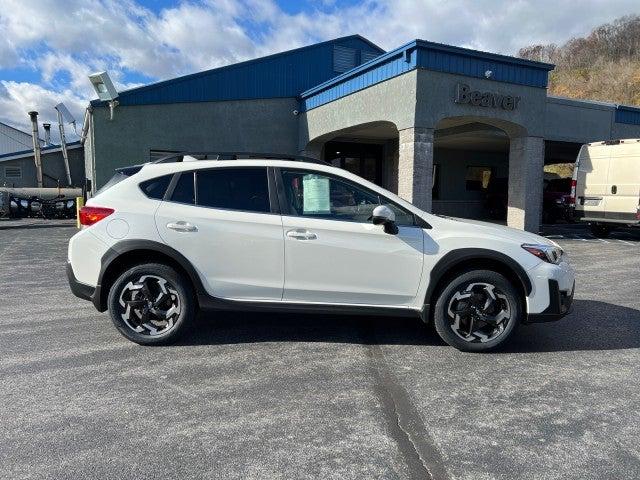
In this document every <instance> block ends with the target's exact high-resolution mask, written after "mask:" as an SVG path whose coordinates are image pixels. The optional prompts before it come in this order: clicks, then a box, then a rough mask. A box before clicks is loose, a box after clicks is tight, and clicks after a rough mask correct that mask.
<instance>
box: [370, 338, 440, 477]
mask: <svg viewBox="0 0 640 480" xmlns="http://www.w3.org/2000/svg"><path fill="white" fill-rule="evenodd" d="M367 337H373V335H367ZM371 340H374V338H371ZM367 355H368V356H369V357H370V359H371V361H372V366H373V374H374V376H375V377H376V380H377V382H376V387H377V390H378V395H379V398H380V400H381V402H382V404H383V408H384V410H385V411H386V412H387V413H388V419H387V420H388V422H389V429H390V434H391V436H392V437H393V439H394V440H395V441H396V443H397V444H398V448H399V450H400V452H401V454H402V456H403V458H404V460H405V462H406V464H407V466H408V468H409V469H410V471H411V477H412V478H416V479H418V478H419V479H425V478H427V479H433V480H448V479H449V478H450V476H449V474H448V472H447V470H446V468H445V466H444V461H443V459H442V456H441V455H440V452H439V451H438V449H437V448H436V445H435V443H434V441H433V439H432V437H431V435H430V434H429V432H427V430H426V427H425V425H424V423H423V421H422V418H421V417H420V414H419V413H418V411H417V409H416V407H415V405H414V404H413V402H412V401H411V399H410V397H409V394H408V393H407V391H406V390H405V389H404V388H403V387H402V386H401V385H400V383H399V382H398V381H397V379H396V378H395V376H394V375H393V373H392V372H391V369H390V368H389V364H388V363H387V361H386V359H385V356H384V352H383V351H382V348H381V347H380V345H378V344H377V343H376V342H375V341H370V342H367Z"/></svg>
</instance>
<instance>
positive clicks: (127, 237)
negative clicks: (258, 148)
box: [67, 154, 574, 351]
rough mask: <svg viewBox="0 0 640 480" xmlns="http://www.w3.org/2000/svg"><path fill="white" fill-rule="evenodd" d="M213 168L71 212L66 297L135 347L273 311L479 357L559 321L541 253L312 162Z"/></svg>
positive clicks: (147, 171)
mask: <svg viewBox="0 0 640 480" xmlns="http://www.w3.org/2000/svg"><path fill="white" fill-rule="evenodd" d="M225 157H226V158H228V157H229V155H228V154H227V155H226V156H225ZM238 157H242V156H241V155H238ZM212 158H213V159H212ZM215 158H217V156H216V155H213V154H207V155H189V154H180V155H178V156H176V157H168V158H165V159H162V160H160V161H158V162H156V163H149V164H146V165H143V166H138V167H130V168H127V169H121V170H120V171H119V172H118V173H117V175H116V178H115V180H114V181H113V182H110V183H109V185H108V187H107V188H104V189H103V190H101V191H100V192H99V193H98V194H97V195H96V196H94V197H93V198H91V199H90V200H89V201H88V202H87V205H86V206H85V207H83V208H82V210H81V211H80V222H81V224H82V225H83V228H82V230H81V231H80V232H78V233H77V234H76V235H74V236H73V237H72V238H71V240H70V242H69V250H68V258H69V261H68V265H67V274H68V278H69V283H70V286H71V290H72V291H73V293H74V294H76V295H77V296H79V297H80V298H84V299H87V300H90V301H92V302H93V304H94V305H95V307H96V308H97V309H98V310H99V311H101V312H102V311H106V310H108V311H109V313H110V315H111V319H112V321H113V323H114V324H115V326H116V328H117V329H118V330H119V331H120V332H121V333H122V334H123V335H124V336H125V337H127V338H128V339H130V340H132V341H134V342H137V343H140V344H158V343H168V342H171V341H174V340H176V339H177V338H178V336H179V335H181V334H183V333H184V332H185V331H186V330H188V328H189V327H190V326H191V325H192V323H193V320H194V318H195V315H196V311H197V310H198V309H202V310H207V311H216V310H243V311H254V312H256V314H259V313H260V312H265V311H281V312H283V311H287V312H302V313H304V312H314V313H341V314H365V315H385V316H415V317H418V318H421V319H422V320H423V321H425V322H429V321H433V322H434V324H435V328H436V330H437V332H438V333H439V335H440V336H441V337H442V338H443V339H444V341H446V342H447V343H448V344H450V345H452V346H454V347H456V348H458V349H460V350H466V351H486V350H490V349H492V348H495V347H497V346H498V345H501V344H503V342H505V341H506V340H507V339H508V338H509V337H510V336H511V335H512V334H513V332H514V330H515V329H516V327H517V326H518V325H519V324H521V323H530V322H537V321H548V320H554V319H558V318H560V317H562V316H564V315H566V314H567V312H568V311H569V308H570V305H571V302H572V298H573V292H574V272H573V270H572V268H571V267H570V265H569V263H568V262H567V259H566V257H565V255H564V253H563V251H562V249H561V248H560V247H559V246H558V245H557V244H555V243H554V242H552V241H550V240H548V239H545V238H543V237H540V236H538V235H534V234H532V233H528V232H523V231H519V230H514V229H511V228H507V227H502V226H498V225H491V224H484V223H481V222H475V221H462V220H455V219H451V218H443V217H439V216H436V215H432V214H429V213H426V212H424V211H422V210H420V209H418V208H417V207H415V206H414V205H412V204H410V203H408V202H406V201H404V200H403V199H401V198H400V197H398V196H397V195H394V194H393V193H391V192H389V191H387V190H385V189H383V188H381V187H379V186H377V185H375V184H373V183H371V182H368V181H366V180H364V179H362V178H360V177H358V176H356V175H354V174H352V173H349V172H347V171H346V170H342V169H340V168H336V167H333V166H331V165H328V164H325V163H324V162H320V161H314V160H312V159H306V158H299V157H296V158H282V159H277V158H247V159H242V158H238V159H232V160H215Z"/></svg>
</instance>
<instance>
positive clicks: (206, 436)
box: [0, 226, 640, 480]
mask: <svg viewBox="0 0 640 480" xmlns="http://www.w3.org/2000/svg"><path fill="white" fill-rule="evenodd" d="M74 231H75V230H74V228H71V227H68V226H67V227H59V228H29V229H11V230H0V478H11V479H17V478H34V479H36V478H37V479H48V478H50V479H63V478H83V479H87V478H100V479H104V478H167V479H169V478H171V479H183V478H243V479H247V478H248V479H258V478H259V479H264V478H270V479H271V478H275V479H278V478H282V479H292V478H295V479H304V478H323V479H328V478H341V479H342V478H345V479H351V478H354V479H355V478H358V479H370V478H381V479H392V478H430V477H432V478H437V479H441V478H460V479H474V480H478V479H490V478H504V479H507V478H508V479H513V478H540V479H542V478H544V479H585V478H593V479H603V478H608V479H614V478H620V479H622V478H624V479H628V478H639V477H640V441H639V440H638V439H639V438H640V388H638V386H639V385H640V382H639V380H638V374H639V373H640V310H639V309H640V275H639V272H640V235H638V234H628V233H626V232H619V233H615V234H614V235H613V237H612V238H610V239H606V240H598V239H595V238H593V237H592V236H591V235H589V234H588V233H587V232H586V231H585V230H584V229H583V228H580V227H575V226H566V227H556V228H554V229H551V230H549V231H548V235H549V236H551V237H552V238H554V239H556V241H558V242H559V243H560V244H561V245H562V246H563V247H564V248H565V249H566V251H567V252H568V254H569V256H570V258H571V260H572V262H573V264H574V265H575V267H576V270H577V291H576V299H575V310H574V312H573V313H572V314H571V315H570V316H569V317H567V318H565V319H563V320H561V321H560V322H557V323H554V324H539V325H534V326H526V327H522V328H521V329H520V330H519V331H518V332H517V334H516V337H515V339H514V341H513V342H512V343H511V344H510V345H509V347H508V348H507V349H506V350H504V351H501V352H499V353H494V354H469V353H461V352H458V351H456V350H454V349H453V348H450V347H448V346H446V345H445V344H443V343H442V342H441V341H440V340H439V339H438V338H437V337H436V335H435V333H433V332H432V331H431V330H430V329H428V328H424V327H423V326H422V325H421V324H420V323H419V322H418V321H413V320H405V319H395V318H378V319H371V318H348V317H328V316H296V315H268V316H266V315H262V316H256V315H255V314H218V315H209V316H206V317H203V318H201V319H200V321H199V329H198V331H197V332H194V334H192V335H191V336H189V337H188V338H186V339H185V340H184V341H183V342H182V343H181V344H180V345H177V346H171V347H146V348H145V347H140V346H138V345H135V344H133V343H130V342H128V341H127V340H125V339H124V338H123V337H121V336H120V335H119V334H118V333H117V331H116V330H115V328H113V327H112V325H111V323H110V321H109V319H108V317H107V315H106V314H99V313H97V312H96V311H95V310H94V309H93V307H92V306H91V305H90V304H89V303H87V302H84V301H82V300H79V299H77V298H75V297H73V296H72V295H71V293H70V292H69V289H68V286H67V284H66V278H65V277H64V263H65V259H66V244H67V240H68V238H69V237H70V236H71V235H72V234H73V233H74Z"/></svg>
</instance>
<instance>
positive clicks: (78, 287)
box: [67, 262, 104, 312]
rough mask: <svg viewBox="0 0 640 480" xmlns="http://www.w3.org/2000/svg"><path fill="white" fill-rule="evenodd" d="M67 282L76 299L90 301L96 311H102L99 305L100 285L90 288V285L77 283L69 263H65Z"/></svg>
mask: <svg viewBox="0 0 640 480" xmlns="http://www.w3.org/2000/svg"><path fill="white" fill-rule="evenodd" d="M67 280H68V281H69V288H71V293H73V294H74V295H75V296H76V297H78V298H81V299H83V300H88V301H90V302H91V303H93V306H94V307H96V309H97V310H98V311H100V312H102V311H104V309H103V308H101V305H100V285H97V286H95V287H92V286H91V285H86V284H84V283H82V282H79V281H78V280H77V279H76V276H75V275H74V273H73V267H71V263H69V262H67Z"/></svg>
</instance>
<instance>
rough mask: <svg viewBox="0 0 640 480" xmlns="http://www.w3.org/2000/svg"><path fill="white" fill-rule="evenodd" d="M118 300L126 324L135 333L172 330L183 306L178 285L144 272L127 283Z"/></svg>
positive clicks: (152, 333)
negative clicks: (175, 285) (176, 286)
mask: <svg viewBox="0 0 640 480" xmlns="http://www.w3.org/2000/svg"><path fill="white" fill-rule="evenodd" d="M118 303H119V305H120V307H121V311H120V316H121V318H122V320H123V321H124V323H125V324H126V325H127V326H128V327H129V328H130V329H131V330H133V331H134V332H136V333H139V334H142V335H148V336H157V335H162V334H165V333H167V332H168V331H170V330H171V329H172V328H173V327H174V326H175V324H176V322H177V320H178V317H179V316H180V312H181V308H182V307H181V302H180V295H179V294H178V291H177V290H176V288H175V287H174V286H173V285H172V284H171V283H170V282H169V281H168V280H166V279H164V278H162V277H160V276H157V275H141V276H140V277H139V278H138V279H137V280H136V281H130V282H129V283H127V284H126V285H125V286H124V288H123V289H122V292H121V293H120V297H119V300H118Z"/></svg>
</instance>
